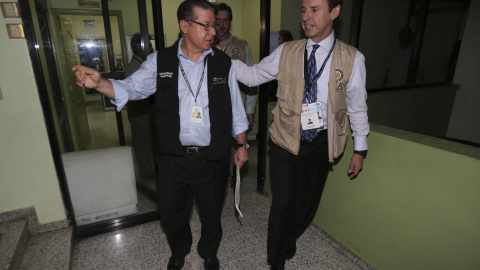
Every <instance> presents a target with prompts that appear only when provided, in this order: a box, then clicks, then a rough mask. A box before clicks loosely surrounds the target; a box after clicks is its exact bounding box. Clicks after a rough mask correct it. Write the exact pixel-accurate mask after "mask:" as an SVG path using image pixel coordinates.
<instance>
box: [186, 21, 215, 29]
mask: <svg viewBox="0 0 480 270" xmlns="http://www.w3.org/2000/svg"><path fill="white" fill-rule="evenodd" d="M189 21H190V22H194V23H196V24H198V25H201V26H203V27H204V28H205V31H210V30H212V28H213V29H215V31H217V30H218V29H220V25H218V24H215V23H214V24H203V23H199V22H197V21H194V20H189Z"/></svg>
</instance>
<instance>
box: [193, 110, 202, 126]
mask: <svg viewBox="0 0 480 270" xmlns="http://www.w3.org/2000/svg"><path fill="white" fill-rule="evenodd" d="M202 117H203V113H202V107H197V106H195V107H193V108H192V118H191V122H192V123H198V124H201V123H202Z"/></svg>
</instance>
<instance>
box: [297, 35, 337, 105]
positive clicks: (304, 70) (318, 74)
mask: <svg viewBox="0 0 480 270" xmlns="http://www.w3.org/2000/svg"><path fill="white" fill-rule="evenodd" d="M335 43H336V40H334V41H333V45H332V48H331V49H330V51H329V52H328V55H327V58H325V61H323V64H322V67H321V68H320V70H319V71H318V73H317V76H315V78H314V79H313V81H312V82H310V83H309V82H308V81H307V80H308V63H307V61H308V60H307V45H305V53H304V54H303V58H304V60H303V78H304V79H305V84H306V85H307V91H305V95H308V96H307V98H306V99H305V100H306V101H307V103H310V88H312V86H313V84H314V83H316V82H317V80H318V78H320V76H321V75H322V72H323V69H324V68H325V65H326V64H327V61H328V59H329V58H330V55H332V52H333V48H334V47H335ZM314 57H315V56H314Z"/></svg>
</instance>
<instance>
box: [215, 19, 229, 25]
mask: <svg viewBox="0 0 480 270" xmlns="http://www.w3.org/2000/svg"><path fill="white" fill-rule="evenodd" d="M230 21H231V20H230V19H220V18H215V23H217V24H221V23H222V22H223V23H229V22H230Z"/></svg>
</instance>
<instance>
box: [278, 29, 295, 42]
mask: <svg viewBox="0 0 480 270" xmlns="http://www.w3.org/2000/svg"><path fill="white" fill-rule="evenodd" d="M278 34H279V35H280V36H282V38H283V42H287V41H292V40H293V36H292V33H290V31H288V30H280V31H278Z"/></svg>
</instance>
